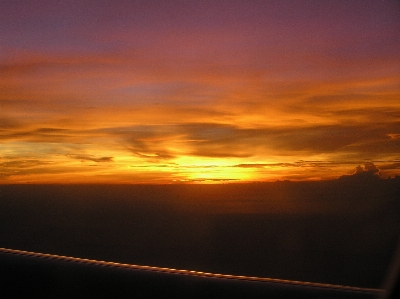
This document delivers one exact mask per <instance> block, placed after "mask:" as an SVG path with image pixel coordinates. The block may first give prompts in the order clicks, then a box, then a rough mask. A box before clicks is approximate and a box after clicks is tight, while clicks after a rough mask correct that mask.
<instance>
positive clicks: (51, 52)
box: [0, 1, 400, 184]
mask: <svg viewBox="0 0 400 299" xmlns="http://www.w3.org/2000/svg"><path fill="white" fill-rule="evenodd" d="M67 2H68V1H67ZM0 18H1V19H2V23H3V24H4V25H3V28H4V29H3V30H2V32H1V33H0V40H1V44H0V47H1V48H0V51H1V52H0V90H1V93H0V120H1V121H0V184H8V183H26V182H30V183H44V182H48V183H52V182H53V183H61V182H63V183H67V182H71V183H91V182H93V183H174V182H202V181H205V182H207V181H211V182H221V181H245V182H247V181H274V180H285V179H289V180H323V179H333V178H337V177H339V176H341V175H345V174H351V173H353V172H354V170H355V167H356V166H358V165H363V164H364V163H370V162H372V163H374V164H375V165H376V166H377V167H379V168H380V170H381V174H382V177H388V176H393V175H400V114H399V111H400V100H399V99H400V72H399V70H400V50H399V49H400V34H399V32H400V8H399V6H398V5H396V3H395V2H394V1H393V2H392V1H386V2H383V3H376V1H360V2H357V1H355V2H352V3H347V2H344V3H339V4H337V3H336V4H334V2H328V3H326V4H325V5H324V6H323V5H321V4H317V2H315V3H314V2H312V3H311V2H310V3H301V4H300V3H298V2H296V1H278V2H274V1H272V2H268V3H265V2H264V1H249V2H248V3H247V2H246V4H245V3H242V2H236V1H233V2H231V1H228V2H224V1H222V2H220V3H218V4H217V3H214V2H207V1H206V2H204V3H202V4H189V3H185V4H182V3H181V4H179V3H175V2H174V1H172V2H168V4H167V3H166V2H163V1H161V2H158V1H155V2H154V3H153V2H152V3H151V4H149V3H141V2H138V1H131V2H128V3H124V2H123V3H122V2H121V3H119V4H115V3H114V2H108V1H103V2H102V3H101V4H93V3H91V2H90V1H80V2H79V3H74V4H65V3H62V2H60V3H52V2H47V1H39V2H37V3H36V4H33V3H31V2H29V1H22V2H20V3H18V4H14V3H13V2H11V1H5V2H2V4H0Z"/></svg>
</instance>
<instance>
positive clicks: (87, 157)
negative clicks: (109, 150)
mask: <svg viewBox="0 0 400 299" xmlns="http://www.w3.org/2000/svg"><path fill="white" fill-rule="evenodd" d="M67 156H68V157H71V158H74V159H78V160H87V161H93V162H113V157H98V158H96V157H95V156H92V155H74V154H68V155H67Z"/></svg>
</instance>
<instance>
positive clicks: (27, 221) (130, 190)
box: [0, 179, 400, 288]
mask: <svg viewBox="0 0 400 299" xmlns="http://www.w3.org/2000/svg"><path fill="white" fill-rule="evenodd" d="M399 196H400V184H399V180H394V179H392V180H371V181H370V182H367V183H366V182H361V181H357V180H351V179H348V180H335V181H322V182H275V183H249V184H216V185H189V184H188V185H0V247H5V248H11V249H20V250H27V251H35V252H41V253H51V254H57V255H66V256H73V257H81V258H88V259H95V260H104V261H113V262H120V263H129V264H136V265H148V266H158V267H168V268H174V269H188V270H197V271H203V272H213V273H221V274H236V275H249V276H258V277H270V278H279V279H290V280H300V281H310V282H321V283H330V284H341V285H350V286H358V287H369V288H378V287H381V284H382V282H383V280H384V278H385V274H386V271H387V268H388V266H389V265H390V261H391V259H392V255H393V252H394V251H395V248H396V245H397V242H398V237H399V233H400V198H399Z"/></svg>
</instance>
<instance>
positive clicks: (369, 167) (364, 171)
mask: <svg viewBox="0 0 400 299" xmlns="http://www.w3.org/2000/svg"><path fill="white" fill-rule="evenodd" d="M380 175H381V172H380V170H379V168H378V167H377V166H375V164H374V163H372V162H367V163H365V164H364V167H362V166H360V165H358V166H357V167H356V171H355V172H354V174H353V176H378V177H379V176H380Z"/></svg>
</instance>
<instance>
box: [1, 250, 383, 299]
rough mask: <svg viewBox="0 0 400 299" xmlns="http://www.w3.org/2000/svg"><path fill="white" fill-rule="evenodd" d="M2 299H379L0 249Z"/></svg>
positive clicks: (336, 288)
mask: <svg viewBox="0 0 400 299" xmlns="http://www.w3.org/2000/svg"><path fill="white" fill-rule="evenodd" d="M0 277H1V279H0V297H1V298H32V297H36V296H40V298H175V297H185V298H231V297H235V298H298V299H301V298H378V297H379V296H381V295H382V294H383V290H381V289H367V288H357V287H349V286H340V285H329V284H321V283H310V282H299V281H288V280H279V279H271V278H258V277H247V276H234V275H223V274H212V273H204V272H196V271H189V270H176V269H168V268H158V267H149V266H138V265H130V264H120V263H112V262H104V261H96V260H88V259H81V258H73V257H66V256H59V255H52V254H43V253H35V252H28V251H21V250H12V249H6V248H0Z"/></svg>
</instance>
